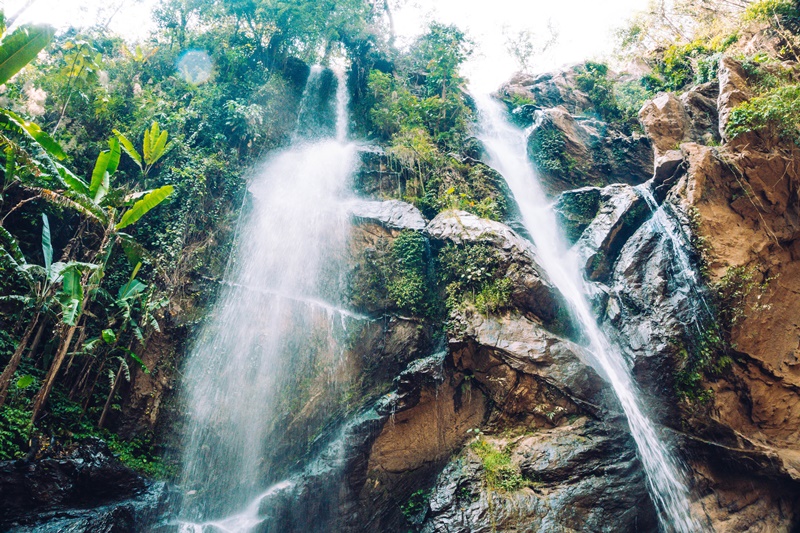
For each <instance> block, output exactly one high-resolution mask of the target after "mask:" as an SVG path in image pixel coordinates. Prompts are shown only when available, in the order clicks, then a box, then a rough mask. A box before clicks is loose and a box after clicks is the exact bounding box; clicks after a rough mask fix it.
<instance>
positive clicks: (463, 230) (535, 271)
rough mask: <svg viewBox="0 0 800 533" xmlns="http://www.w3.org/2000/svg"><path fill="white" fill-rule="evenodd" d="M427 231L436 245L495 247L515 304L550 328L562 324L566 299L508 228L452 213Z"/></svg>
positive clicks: (439, 218)
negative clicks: (481, 244)
mask: <svg viewBox="0 0 800 533" xmlns="http://www.w3.org/2000/svg"><path fill="white" fill-rule="evenodd" d="M425 231H426V232H427V234H428V235H429V237H430V238H431V239H432V240H434V241H439V242H452V243H453V244H457V245H460V244H474V243H485V244H488V245H490V246H492V247H493V248H495V249H496V250H497V251H498V252H499V253H500V256H501V258H502V262H503V263H504V265H505V267H506V269H507V270H506V277H508V278H509V279H511V281H512V294H511V299H512V301H513V303H514V304H515V305H516V306H517V307H518V308H519V309H522V310H523V311H526V312H529V313H531V314H532V315H533V316H535V317H537V318H539V319H540V320H542V321H543V322H545V323H547V324H554V323H555V322H561V321H562V320H563V317H564V316H565V313H564V309H565V308H564V303H563V299H562V298H561V295H560V293H559V292H558V290H557V289H556V288H555V287H554V286H553V284H552V283H551V282H550V280H549V279H548V278H547V275H546V274H545V273H544V270H542V268H541V267H540V266H539V265H538V263H537V261H536V251H535V248H534V247H533V245H532V244H531V243H530V242H529V241H527V240H525V239H523V238H522V237H520V236H519V235H518V234H517V233H516V232H515V231H514V230H512V229H511V228H509V227H508V226H506V225H505V224H502V223H500V222H495V221H493V220H488V219H484V218H480V217H478V216H476V215H473V214H470V213H467V212H465V211H456V210H452V211H444V212H442V213H440V214H439V215H437V216H436V218H434V219H433V220H431V221H430V223H429V224H428V226H427V228H426V230H425ZM560 327H565V325H564V324H560Z"/></svg>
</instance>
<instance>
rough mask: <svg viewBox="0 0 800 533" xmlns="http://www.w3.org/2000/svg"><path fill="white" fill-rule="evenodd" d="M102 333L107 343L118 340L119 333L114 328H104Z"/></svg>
mask: <svg viewBox="0 0 800 533" xmlns="http://www.w3.org/2000/svg"><path fill="white" fill-rule="evenodd" d="M100 335H101V336H102V337H103V342H105V343H106V344H114V343H115V342H117V334H116V333H114V330H111V329H104V330H103V331H102V332H101V333H100Z"/></svg>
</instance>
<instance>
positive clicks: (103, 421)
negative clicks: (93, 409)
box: [97, 362, 124, 428]
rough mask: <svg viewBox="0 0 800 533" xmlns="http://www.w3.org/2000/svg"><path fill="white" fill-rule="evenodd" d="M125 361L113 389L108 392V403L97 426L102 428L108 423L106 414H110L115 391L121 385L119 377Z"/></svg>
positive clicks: (120, 366)
mask: <svg viewBox="0 0 800 533" xmlns="http://www.w3.org/2000/svg"><path fill="white" fill-rule="evenodd" d="M123 364H124V363H122V362H120V364H119V369H118V370H117V375H116V376H114V383H112V384H111V390H110V391H109V392H108V398H106V404H105V405H104V406H103V413H102V414H101V415H100V421H99V422H98V423H97V427H99V428H102V427H103V425H105V423H106V416H107V415H108V409H109V408H110V407H111V401H112V400H113V399H114V393H115V392H117V385H119V378H120V376H121V375H122V365H123Z"/></svg>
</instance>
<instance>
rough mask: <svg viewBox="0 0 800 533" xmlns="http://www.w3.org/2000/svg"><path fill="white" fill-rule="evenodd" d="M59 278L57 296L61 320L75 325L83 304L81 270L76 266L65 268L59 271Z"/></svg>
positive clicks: (69, 324)
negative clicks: (59, 285) (59, 286)
mask: <svg viewBox="0 0 800 533" xmlns="http://www.w3.org/2000/svg"><path fill="white" fill-rule="evenodd" d="M61 280H62V283H61V291H60V292H59V293H58V296H57V298H58V302H59V303H60V304H61V313H62V315H61V320H62V321H63V322H64V323H65V324H67V325H68V326H75V325H77V323H78V318H79V317H80V315H81V305H83V286H82V285H81V272H80V270H78V268H77V267H70V268H65V269H64V270H63V272H62V273H61Z"/></svg>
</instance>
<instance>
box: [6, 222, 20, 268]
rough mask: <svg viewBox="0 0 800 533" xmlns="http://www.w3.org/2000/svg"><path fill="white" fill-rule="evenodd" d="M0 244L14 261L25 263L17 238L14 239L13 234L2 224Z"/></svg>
mask: <svg viewBox="0 0 800 533" xmlns="http://www.w3.org/2000/svg"><path fill="white" fill-rule="evenodd" d="M0 246H2V247H3V249H4V250H6V251H7V252H8V254H9V255H10V256H11V257H12V258H13V259H14V262H15V263H17V264H19V265H24V264H25V256H24V255H22V250H20V248H19V243H17V239H15V238H14V236H13V235H11V234H10V233H9V232H8V230H7V229H6V228H4V227H2V226H0Z"/></svg>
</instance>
